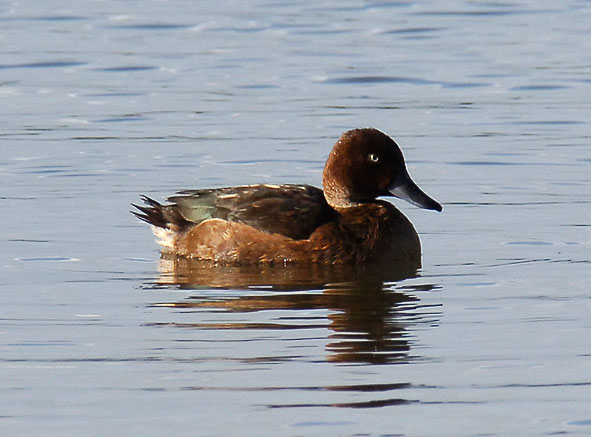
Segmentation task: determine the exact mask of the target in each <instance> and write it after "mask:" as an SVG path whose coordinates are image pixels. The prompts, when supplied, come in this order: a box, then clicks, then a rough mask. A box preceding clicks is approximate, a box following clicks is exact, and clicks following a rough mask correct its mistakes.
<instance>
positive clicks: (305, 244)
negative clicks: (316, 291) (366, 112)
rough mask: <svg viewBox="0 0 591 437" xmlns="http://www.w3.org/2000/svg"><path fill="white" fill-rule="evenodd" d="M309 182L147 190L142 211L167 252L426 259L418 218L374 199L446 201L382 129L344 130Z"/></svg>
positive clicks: (322, 259)
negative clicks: (164, 200)
mask: <svg viewBox="0 0 591 437" xmlns="http://www.w3.org/2000/svg"><path fill="white" fill-rule="evenodd" d="M323 185H324V191H322V190H320V189H319V188H316V187H312V186H309V185H251V186H243V187H227V188H218V189H207V190H187V191H181V192H179V193H178V194H177V195H175V196H172V197H169V198H168V201H169V204H166V205H163V204H160V203H159V202H157V201H155V200H153V199H150V198H149V197H146V196H142V199H143V201H144V202H145V203H146V206H137V205H134V206H135V207H136V208H137V209H138V211H136V212H133V214H135V215H136V216H137V217H138V218H140V219H141V220H143V221H146V222H148V223H150V224H151V225H153V227H154V232H155V233H156V235H157V236H158V237H160V244H161V245H162V246H163V253H166V254H169V255H176V256H180V257H186V258H193V259H199V260H209V261H213V262H216V263H232V264H252V263H274V264H275V263H289V262H298V263H329V264H362V263H377V262H380V263H394V262H395V263H404V264H408V265H410V266H415V267H417V268H418V267H420V263H421V245H420V240H419V237H418V235H417V233H416V231H415V229H414V227H413V225H412V223H411V222H410V221H409V220H408V219H407V218H406V217H405V216H404V215H403V214H402V213H401V212H400V211H399V210H398V209H396V207H395V206H394V205H392V204H391V203H389V202H385V201H382V200H376V197H378V196H382V195H394V196H397V197H401V198H404V199H406V200H408V201H410V202H411V203H414V204H416V205H418V206H420V207H422V208H426V209H434V210H437V211H441V206H440V205H439V204H438V203H437V202H436V201H434V200H433V199H431V198H430V197H428V196H427V195H426V194H425V193H424V192H422V191H421V190H420V188H419V187H418V186H417V185H416V184H415V183H414V182H413V181H412V179H411V178H410V176H409V175H408V172H407V170H406V166H405V163H404V158H403V156H402V152H401V151H400V149H399V148H398V145H397V144H396V143H395V142H394V140H392V139H391V138H390V137H388V136H387V135H385V134H383V133H382V132H380V131H378V130H376V129H355V130H352V131H348V132H345V134H343V136H342V137H341V138H340V139H339V141H337V143H336V144H335V146H334V148H333V150H332V152H331V154H330V155H329V158H328V160H327V163H326V166H325V168H324V173H323Z"/></svg>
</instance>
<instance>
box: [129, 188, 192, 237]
mask: <svg viewBox="0 0 591 437" xmlns="http://www.w3.org/2000/svg"><path fill="white" fill-rule="evenodd" d="M140 197H141V199H142V200H143V201H144V203H145V204H146V205H144V206H140V205H136V204H135V203H132V204H131V206H133V207H134V208H135V209H137V211H130V212H131V213H132V214H133V215H134V216H136V217H137V218H138V219H140V220H141V221H144V222H146V223H149V224H151V225H153V226H156V227H159V228H164V229H174V230H177V231H183V230H186V229H187V228H188V227H190V226H192V225H194V224H195V223H192V222H190V221H188V220H186V219H185V218H184V217H183V216H182V214H181V212H180V211H179V207H178V205H176V204H174V203H173V204H170V205H162V204H161V203H159V202H158V201H156V200H154V199H152V198H150V197H148V196H144V195H142V196H140Z"/></svg>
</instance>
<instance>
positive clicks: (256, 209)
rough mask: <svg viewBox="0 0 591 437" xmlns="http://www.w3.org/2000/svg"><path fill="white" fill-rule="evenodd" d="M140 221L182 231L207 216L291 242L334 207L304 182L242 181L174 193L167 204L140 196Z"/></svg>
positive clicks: (330, 216) (306, 234) (330, 215)
mask: <svg viewBox="0 0 591 437" xmlns="http://www.w3.org/2000/svg"><path fill="white" fill-rule="evenodd" d="M143 200H144V202H146V204H147V205H148V206H144V207H138V206H136V205H134V206H136V208H138V209H139V210H140V211H141V212H142V214H139V213H135V214H136V216H138V217H139V218H140V219H142V220H144V221H147V222H148V223H151V224H153V225H155V226H159V227H166V228H171V227H176V228H177V229H179V230H184V229H187V228H188V227H191V226H194V225H195V224H198V223H201V222H203V221H204V220H208V219H213V218H217V219H222V220H227V221H231V222H238V223H244V224H247V225H249V226H252V227H253V228H255V229H257V230H259V231H263V232H267V233H276V234H280V235H284V236H286V237H289V238H293V239H296V240H299V239H304V238H308V237H309V236H310V234H311V233H312V232H313V231H314V230H315V229H316V228H317V227H318V226H320V225H321V224H323V223H326V222H328V221H330V220H332V219H333V218H334V211H333V210H332V208H330V206H328V204H327V203H326V200H325V199H324V193H323V192H322V190H321V189H319V188H316V187H313V186H310V185H248V186H242V187H228V188H215V189H207V190H185V191H180V192H179V193H177V194H176V195H174V196H171V197H169V198H168V199H167V200H168V202H169V204H167V205H160V204H159V203H158V202H156V201H154V200H152V199H150V198H147V197H145V196H144V197H143Z"/></svg>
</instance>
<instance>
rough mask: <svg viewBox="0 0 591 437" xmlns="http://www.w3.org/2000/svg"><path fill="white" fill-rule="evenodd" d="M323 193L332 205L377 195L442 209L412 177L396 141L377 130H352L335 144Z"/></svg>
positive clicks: (351, 203)
mask: <svg viewBox="0 0 591 437" xmlns="http://www.w3.org/2000/svg"><path fill="white" fill-rule="evenodd" d="M322 183H323V185H324V196H325V197H326V201H327V202H328V204H329V205H330V206H332V207H333V208H337V209H338V208H348V207H352V206H357V205H359V204H362V203H366V202H371V201H373V200H374V199H376V198H377V197H379V196H394V197H398V198H400V199H404V200H406V201H408V202H410V203H412V204H413V205H416V206H418V207H419V208H424V209H432V210H435V211H441V210H442V209H443V208H442V207H441V205H440V204H439V203H438V202H437V201H436V200H434V199H432V198H431V197H429V196H428V195H427V194H425V192H423V190H421V189H420V188H419V186H418V185H417V184H415V183H414V181H413V180H412V179H411V177H410V175H409V174H408V170H407V169H406V164H405V162H404V156H403V155H402V151H401V150H400V147H398V144H396V142H395V141H394V140H393V139H392V138H390V137H389V136H388V135H386V134H384V133H383V132H380V131H379V130H377V129H373V128H366V129H353V130H350V131H347V132H345V133H344V134H343V135H342V136H341V138H339V140H338V141H337V142H336V143H335V145H334V147H333V149H332V151H331V152H330V155H329V157H328V160H327V161H326V165H325V166H324V172H323V176H322Z"/></svg>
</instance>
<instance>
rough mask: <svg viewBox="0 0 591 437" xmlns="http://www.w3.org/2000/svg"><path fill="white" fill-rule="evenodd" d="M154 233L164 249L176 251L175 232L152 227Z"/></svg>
mask: <svg viewBox="0 0 591 437" xmlns="http://www.w3.org/2000/svg"><path fill="white" fill-rule="evenodd" d="M152 232H154V235H156V238H158V239H157V240H156V242H157V243H158V244H159V245H160V246H162V248H163V249H167V250H169V251H171V252H172V251H173V250H174V246H175V244H174V232H173V231H172V230H170V229H164V228H159V227H156V226H152Z"/></svg>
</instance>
